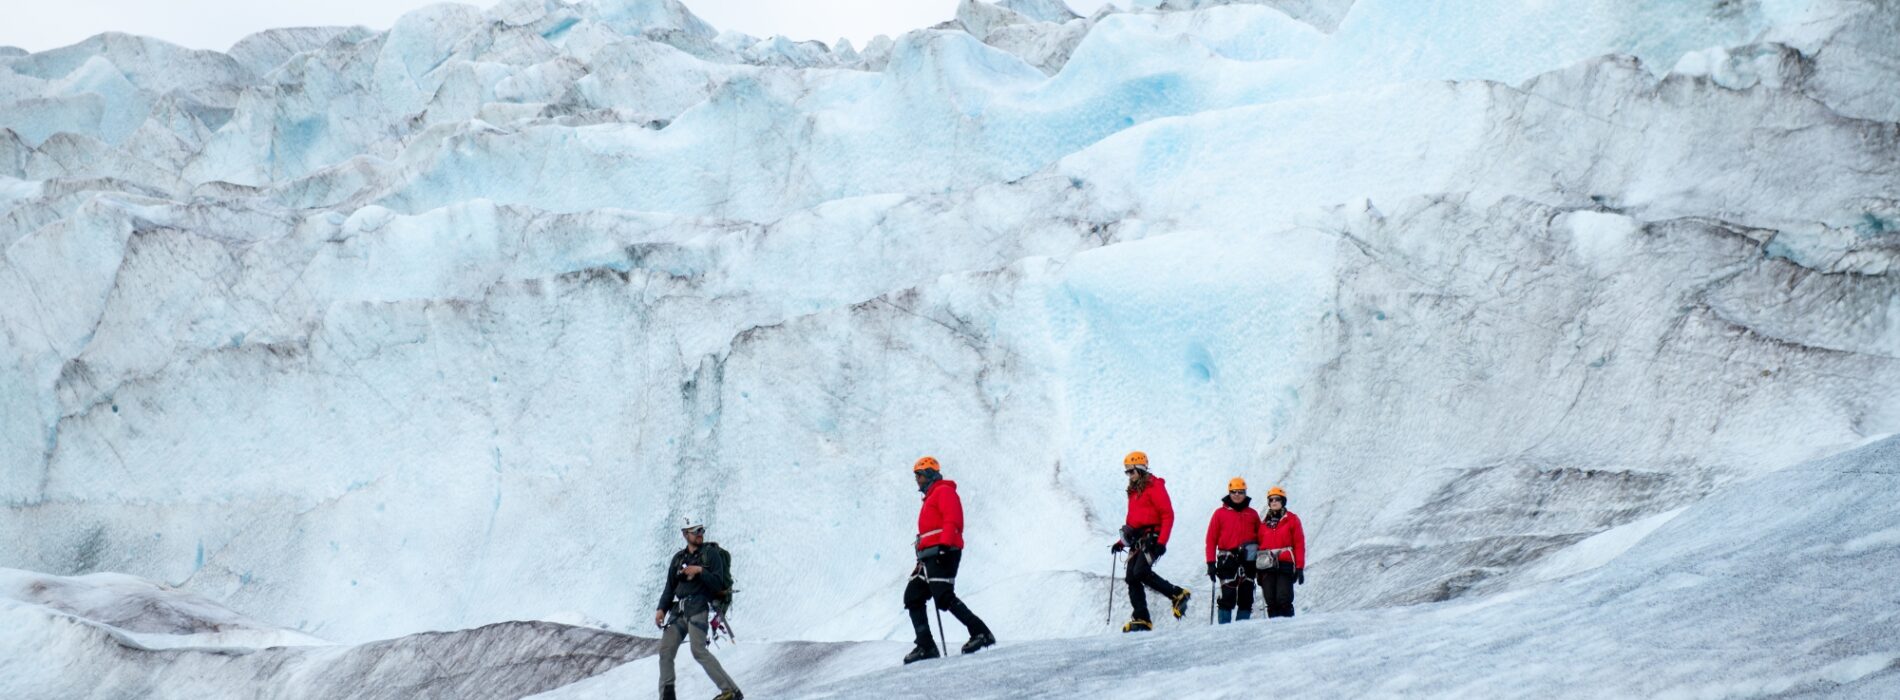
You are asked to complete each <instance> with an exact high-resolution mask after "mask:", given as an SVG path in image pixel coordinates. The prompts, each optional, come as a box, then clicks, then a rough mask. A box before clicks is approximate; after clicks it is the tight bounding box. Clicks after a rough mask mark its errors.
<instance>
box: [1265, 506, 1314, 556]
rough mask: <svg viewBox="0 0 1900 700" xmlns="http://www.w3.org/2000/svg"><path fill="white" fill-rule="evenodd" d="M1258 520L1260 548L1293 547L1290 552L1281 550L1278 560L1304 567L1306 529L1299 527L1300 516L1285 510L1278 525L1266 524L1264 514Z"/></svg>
mask: <svg viewBox="0 0 1900 700" xmlns="http://www.w3.org/2000/svg"><path fill="white" fill-rule="evenodd" d="M1261 517H1262V519H1261V521H1260V548H1261V549H1263V550H1267V549H1284V548H1287V547H1291V548H1293V551H1291V552H1281V553H1280V561H1290V562H1293V566H1294V567H1295V568H1300V569H1304V568H1306V530H1305V529H1304V528H1301V527H1300V516H1297V515H1294V514H1293V511H1287V513H1286V516H1285V517H1282V518H1280V523H1279V524H1278V525H1268V524H1267V521H1266V519H1265V516H1264V515H1262V516H1261Z"/></svg>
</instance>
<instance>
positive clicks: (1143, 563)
mask: <svg viewBox="0 0 1900 700" xmlns="http://www.w3.org/2000/svg"><path fill="white" fill-rule="evenodd" d="M1159 558H1160V557H1157V556H1154V554H1152V553H1150V552H1148V551H1147V550H1146V549H1145V548H1140V547H1137V548H1135V549H1134V550H1133V551H1132V552H1131V553H1130V554H1129V555H1128V604H1129V605H1130V606H1132V607H1133V608H1134V609H1135V619H1137V620H1141V621H1143V622H1152V621H1153V620H1152V619H1151V618H1149V617H1148V592H1147V591H1145V590H1143V588H1144V587H1146V588H1153V589H1155V590H1157V591H1160V592H1161V594H1162V595H1165V596H1167V597H1168V598H1170V599H1172V598H1174V597H1175V596H1177V595H1180V594H1181V587H1180V586H1176V585H1174V584H1172V583H1168V580H1167V579H1164V578H1161V575H1160V574H1157V573H1155V560H1156V559H1159Z"/></svg>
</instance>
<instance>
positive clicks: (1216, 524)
mask: <svg viewBox="0 0 1900 700" xmlns="http://www.w3.org/2000/svg"><path fill="white" fill-rule="evenodd" d="M1252 502H1253V499H1251V498H1249V499H1245V500H1242V501H1241V502H1240V507H1239V508H1235V507H1234V505H1233V503H1231V502H1229V501H1228V500H1227V499H1225V498H1223V499H1220V507H1219V508H1215V509H1214V517H1213V518H1212V519H1210V520H1208V521H1207V560H1208V561H1210V562H1211V561H1214V551H1215V550H1222V549H1240V548H1241V547H1242V546H1245V545H1250V544H1253V543H1255V542H1258V541H1260V514H1259V513H1255V512H1254V510H1253V508H1252V507H1250V506H1248V505H1247V504H1249V503H1252Z"/></svg>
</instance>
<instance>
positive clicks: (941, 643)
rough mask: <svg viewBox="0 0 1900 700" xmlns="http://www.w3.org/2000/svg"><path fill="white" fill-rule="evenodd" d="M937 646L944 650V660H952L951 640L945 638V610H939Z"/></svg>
mask: <svg viewBox="0 0 1900 700" xmlns="http://www.w3.org/2000/svg"><path fill="white" fill-rule="evenodd" d="M931 607H936V606H934V605H933V606H931ZM937 645H938V648H939V649H942V650H943V656H944V658H946V659H947V658H950V638H949V637H946V636H943V608H937Z"/></svg>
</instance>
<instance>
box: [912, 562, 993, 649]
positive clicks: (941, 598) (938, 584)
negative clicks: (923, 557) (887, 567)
mask: <svg viewBox="0 0 1900 700" xmlns="http://www.w3.org/2000/svg"><path fill="white" fill-rule="evenodd" d="M962 566H963V553H962V552H946V553H944V554H941V555H938V556H935V557H931V558H930V559H929V560H927V561H925V562H924V572H925V574H926V575H928V576H929V577H930V596H931V598H933V599H935V600H936V603H937V609H938V610H946V611H949V613H950V615H951V616H952V617H955V618H957V622H961V623H963V628H964V629H966V630H968V631H969V633H970V636H972V637H974V636H976V635H979V634H985V635H987V634H989V633H990V628H989V626H988V625H985V624H983V619H982V618H979V617H977V616H976V613H974V612H971V611H970V606H968V605H966V604H964V602H963V600H962V599H961V598H958V597H957V570H958V569H959V568H962ZM944 641H945V642H948V641H949V640H944Z"/></svg>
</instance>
